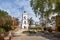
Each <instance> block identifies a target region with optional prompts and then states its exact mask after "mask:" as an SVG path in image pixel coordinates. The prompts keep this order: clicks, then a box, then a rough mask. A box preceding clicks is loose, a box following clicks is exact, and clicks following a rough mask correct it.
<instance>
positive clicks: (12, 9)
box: [0, 0, 35, 20]
mask: <svg viewBox="0 0 60 40" xmlns="http://www.w3.org/2000/svg"><path fill="white" fill-rule="evenodd" d="M0 2H1V3H0V9H2V10H6V11H7V12H9V15H11V16H14V17H18V18H19V19H20V18H22V13H23V11H27V13H28V16H29V18H30V17H33V16H34V18H35V14H34V12H33V10H32V8H31V7H30V2H29V0H0ZM20 20H21V19H20Z"/></svg>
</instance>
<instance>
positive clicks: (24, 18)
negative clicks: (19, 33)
mask: <svg viewBox="0 0 60 40" xmlns="http://www.w3.org/2000/svg"><path fill="white" fill-rule="evenodd" d="M27 18H28V16H27V13H26V12H24V13H23V14H22V29H28V26H29V25H28V20H27Z"/></svg>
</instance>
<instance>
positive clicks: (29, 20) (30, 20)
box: [28, 17, 33, 26]
mask: <svg viewBox="0 0 60 40" xmlns="http://www.w3.org/2000/svg"><path fill="white" fill-rule="evenodd" d="M28 23H29V26H31V25H33V19H32V17H31V18H30V19H28Z"/></svg>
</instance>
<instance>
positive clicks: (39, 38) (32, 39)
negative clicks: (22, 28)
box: [12, 32, 60, 40]
mask: <svg viewBox="0 0 60 40" xmlns="http://www.w3.org/2000/svg"><path fill="white" fill-rule="evenodd" d="M12 40H60V38H57V37H55V36H53V34H47V33H42V32H38V33H36V34H26V35H20V36H16V37H13V38H12Z"/></svg>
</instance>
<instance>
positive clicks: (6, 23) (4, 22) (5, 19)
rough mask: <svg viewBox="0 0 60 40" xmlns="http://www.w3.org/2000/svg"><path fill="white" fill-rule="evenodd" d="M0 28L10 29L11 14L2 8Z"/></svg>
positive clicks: (0, 11)
mask: <svg viewBox="0 0 60 40" xmlns="http://www.w3.org/2000/svg"><path fill="white" fill-rule="evenodd" d="M0 28H2V29H4V30H5V31H9V30H10V29H11V16H10V15H8V13H7V12H6V11H3V10H0Z"/></svg>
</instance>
